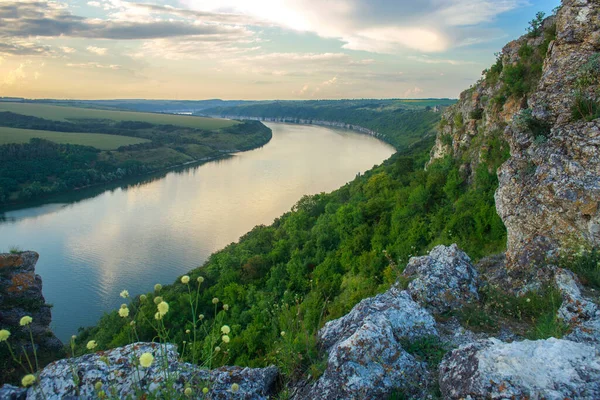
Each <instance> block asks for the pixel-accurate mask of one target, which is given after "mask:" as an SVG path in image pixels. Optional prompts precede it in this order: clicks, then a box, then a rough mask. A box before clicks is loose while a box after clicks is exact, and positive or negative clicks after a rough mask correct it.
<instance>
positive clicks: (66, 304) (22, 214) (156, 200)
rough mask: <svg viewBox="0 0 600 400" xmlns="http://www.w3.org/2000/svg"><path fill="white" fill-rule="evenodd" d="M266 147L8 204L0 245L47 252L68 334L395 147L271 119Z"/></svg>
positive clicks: (58, 313)
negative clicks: (38, 201) (20, 204)
mask: <svg viewBox="0 0 600 400" xmlns="http://www.w3.org/2000/svg"><path fill="white" fill-rule="evenodd" d="M266 125H268V126H269V127H270V128H271V129H272V130H273V139H272V140H271V141H270V142H269V143H268V144H267V145H265V146H263V147H261V148H259V149H255V150H251V151H248V152H243V153H238V154H235V155H234V156H232V157H230V158H227V159H222V160H217V161H212V162H208V163H205V164H202V165H199V166H193V167H187V168H184V169H180V170H177V171H170V172H168V173H162V174H159V175H157V176H153V177H145V178H141V179H137V180H135V181H131V182H127V183H125V184H120V185H119V186H113V187H109V188H106V187H102V188H94V189H91V190H88V191H85V192H77V193H71V194H68V195H64V196H62V197H61V198H57V199H53V200H51V201H50V200H49V201H48V202H47V203H45V204H40V205H35V206H27V207H24V208H20V209H15V210H11V211H5V212H0V252H2V251H7V250H8V249H9V247H11V246H18V247H19V248H21V249H23V250H34V251H37V252H38V253H39V254H40V260H39V261H38V264H37V266H36V272H37V273H38V274H39V275H41V277H42V280H43V285H44V286H43V290H44V296H45V297H46V301H47V302H48V303H51V304H53V305H54V307H53V310H52V317H53V318H52V319H53V322H52V328H53V330H54V332H55V333H56V334H57V336H58V337H59V338H60V339H62V340H67V339H68V338H69V337H70V336H71V335H72V334H75V333H76V332H77V329H78V328H79V327H80V326H89V325H93V324H95V322H96V321H97V320H98V318H99V317H100V316H101V315H102V314H103V313H104V312H107V311H110V310H111V309H116V308H118V307H119V305H120V304H121V303H122V302H123V301H122V300H123V299H121V298H120V297H119V293H120V291H121V290H123V289H127V290H128V291H129V293H130V294H131V295H137V294H140V293H145V292H148V291H151V290H152V287H153V285H154V284H155V283H162V284H168V283H172V282H173V281H174V280H175V279H176V278H177V277H178V276H179V275H181V274H183V273H185V272H187V271H189V270H191V269H193V268H196V267H198V266H200V265H202V264H203V263H204V262H205V261H206V259H207V258H208V256H209V255H210V254H211V253H213V252H215V251H216V250H219V249H221V248H223V247H224V246H226V245H227V244H229V243H231V242H235V241H237V240H238V238H239V237H240V236H241V235H243V234H244V233H246V232H248V231H249V230H250V229H252V227H254V226H255V225H258V224H270V223H272V222H273V220H274V219H275V218H276V217H278V216H280V215H281V214H283V213H284V212H286V211H289V210H290V208H291V207H292V206H293V205H294V204H295V203H296V202H297V201H298V200H299V199H300V197H302V195H305V194H315V193H320V192H327V191H331V190H334V189H336V188H338V187H340V186H342V185H343V184H344V183H346V182H348V181H350V180H352V179H353V178H354V177H355V176H356V174H357V173H362V172H364V171H366V170H368V169H370V168H371V167H373V165H375V164H379V163H381V162H382V161H383V160H385V159H386V158H388V157H389V156H391V155H392V154H393V152H394V149H393V148H392V147H391V146H389V145H387V144H386V143H383V142H381V141H379V140H377V139H375V138H373V137H370V136H366V135H361V134H357V133H354V132H351V131H343V130H336V129H330V128H325V127H317V126H302V125H287V124H278V123H266Z"/></svg>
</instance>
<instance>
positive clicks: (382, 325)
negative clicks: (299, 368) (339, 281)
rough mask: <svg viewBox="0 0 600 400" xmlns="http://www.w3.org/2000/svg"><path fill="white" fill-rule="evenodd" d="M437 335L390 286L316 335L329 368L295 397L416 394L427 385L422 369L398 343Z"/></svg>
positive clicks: (403, 294) (425, 314)
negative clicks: (395, 392) (398, 391)
mask: <svg viewBox="0 0 600 400" xmlns="http://www.w3.org/2000/svg"><path fill="white" fill-rule="evenodd" d="M431 335H434V336H437V331H436V329H435V321H434V319H433V317H432V316H431V315H430V314H429V313H428V312H427V311H426V310H425V309H423V308H421V307H420V306H419V305H418V304H417V303H416V302H414V301H413V300H412V298H411V297H410V295H409V294H408V293H407V292H405V291H400V290H399V289H398V288H396V287H394V288H392V289H390V290H388V291H387V292H385V293H383V294H380V295H377V296H375V297H372V298H369V299H365V300H363V301H361V302H360V303H359V304H358V305H357V306H355V307H354V308H353V309H352V311H350V313H348V314H347V315H346V316H344V317H342V318H339V319H337V320H334V321H330V322H328V323H327V324H326V325H325V327H324V328H323V329H321V331H320V332H319V338H320V343H321V345H322V347H323V350H324V351H326V352H327V357H328V359H327V367H326V370H325V372H324V373H323V375H322V376H321V377H320V378H319V379H318V380H317V381H316V382H314V383H312V384H309V385H306V386H304V387H302V388H301V389H299V390H298V391H297V392H296V393H295V394H294V398H296V399H328V400H332V399H350V398H361V399H380V398H386V397H388V396H389V395H390V394H391V393H392V392H393V391H394V390H400V391H402V392H403V393H406V394H409V395H412V396H416V397H418V396H420V395H421V394H422V393H423V390H424V389H425V388H426V386H427V385H428V384H429V383H430V376H429V373H428V371H427V369H426V366H425V365H424V364H423V363H422V362H419V361H417V360H416V359H415V357H413V356H412V355H411V354H409V353H407V352H406V351H405V350H404V349H403V348H402V344H401V342H402V341H404V340H407V341H412V340H415V339H418V338H422V337H426V336H431Z"/></svg>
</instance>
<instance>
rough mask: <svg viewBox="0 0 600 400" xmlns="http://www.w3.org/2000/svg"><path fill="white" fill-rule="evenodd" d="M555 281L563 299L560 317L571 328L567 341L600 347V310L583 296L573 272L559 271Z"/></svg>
mask: <svg viewBox="0 0 600 400" xmlns="http://www.w3.org/2000/svg"><path fill="white" fill-rule="evenodd" d="M554 279H555V282H556V286H557V287H558V290H560V292H561V294H562V298H563V302H562V304H561V306H560V308H559V310H558V317H559V318H560V319H562V320H563V321H564V322H565V323H567V324H568V325H569V326H570V328H571V332H570V333H569V334H568V335H567V336H566V337H565V339H569V340H572V341H574V342H583V343H589V344H595V345H597V346H600V308H598V306H597V305H596V304H595V303H594V302H592V301H591V300H590V299H587V298H586V297H585V296H583V294H582V293H581V289H580V284H579V280H578V279H577V277H576V276H575V274H573V273H572V272H571V271H567V270H565V269H557V270H556V272H555V275H554Z"/></svg>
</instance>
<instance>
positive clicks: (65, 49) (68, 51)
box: [59, 46, 77, 54]
mask: <svg viewBox="0 0 600 400" xmlns="http://www.w3.org/2000/svg"><path fill="white" fill-rule="evenodd" d="M59 48H60V49H61V50H62V52H63V53H65V54H71V53H75V52H76V51H77V50H75V49H74V48H72V47H68V46H61V47H59Z"/></svg>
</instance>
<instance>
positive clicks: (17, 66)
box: [0, 0, 560, 100]
mask: <svg viewBox="0 0 600 400" xmlns="http://www.w3.org/2000/svg"><path fill="white" fill-rule="evenodd" d="M559 3H560V2H559V0H166V1H145V0H139V1H123V0H91V1H88V0H65V1H50V0H23V1H14V0H0V96H17V97H27V98H58V99H119V98H121V99H123V98H130V99H131V98H147V99H177V100H183V99H210V98H221V99H256V100H266V99H299V100H302V99H323V98H328V99H338V98H430V97H449V98H456V97H458V95H459V93H460V92H461V91H462V90H464V89H466V88H468V87H469V86H470V85H471V84H473V83H474V82H476V81H477V79H479V77H480V76H481V72H482V71H483V70H484V69H485V68H487V67H488V66H489V65H491V64H492V63H493V61H494V59H495V56H494V53H496V52H498V51H500V50H501V49H502V47H503V46H504V45H505V44H506V43H507V42H509V41H510V40H513V39H516V38H518V37H519V36H521V35H522V34H524V33H525V32H526V28H527V26H528V21H529V20H531V19H533V17H534V16H535V14H536V12H538V11H544V12H545V13H546V14H551V13H552V10H553V9H554V8H555V7H556V6H558V5H559Z"/></svg>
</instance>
